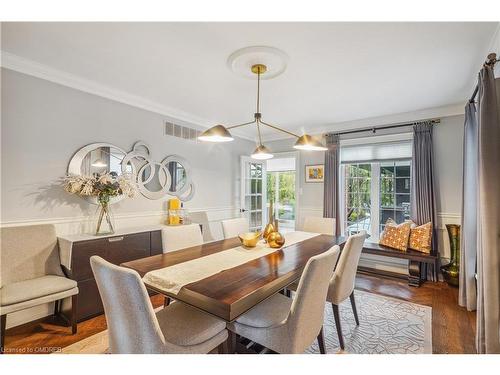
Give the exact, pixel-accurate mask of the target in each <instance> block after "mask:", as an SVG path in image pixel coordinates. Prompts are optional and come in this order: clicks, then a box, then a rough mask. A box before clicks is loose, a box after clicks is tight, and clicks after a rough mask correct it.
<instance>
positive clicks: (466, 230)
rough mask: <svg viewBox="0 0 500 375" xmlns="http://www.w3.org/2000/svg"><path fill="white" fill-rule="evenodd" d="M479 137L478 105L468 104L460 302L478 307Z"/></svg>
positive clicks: (463, 183) (474, 307)
mask: <svg viewBox="0 0 500 375" xmlns="http://www.w3.org/2000/svg"><path fill="white" fill-rule="evenodd" d="M478 141H479V132H478V127H477V117H476V105H475V104H474V103H468V104H467V105H466V106H465V124H464V143H463V176H462V222H461V227H462V230H461V238H460V281H459V290H458V303H459V305H460V306H464V307H466V308H467V310H469V311H472V310H475V309H476V300H477V295H476V252H477V207H478V206H477V181H478V178H479V177H478V162H479V154H478Z"/></svg>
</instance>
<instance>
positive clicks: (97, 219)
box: [93, 196, 115, 236]
mask: <svg viewBox="0 0 500 375" xmlns="http://www.w3.org/2000/svg"><path fill="white" fill-rule="evenodd" d="M97 202H98V205H97V210H96V213H95V215H94V220H93V222H94V223H95V226H94V228H95V235H96V236H104V235H109V234H113V233H115V223H114V217H113V215H112V212H111V205H110V204H109V197H108V196H105V197H98V198H97Z"/></svg>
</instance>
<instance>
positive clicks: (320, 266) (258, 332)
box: [228, 246, 340, 354]
mask: <svg viewBox="0 0 500 375" xmlns="http://www.w3.org/2000/svg"><path fill="white" fill-rule="evenodd" d="M339 251H340V248H339V247H338V246H333V247H332V248H331V249H329V250H328V251H326V252H324V253H322V254H319V255H316V256H314V257H311V258H310V259H309V261H308V262H307V264H306V266H305V268H304V271H303V273H302V276H301V278H300V282H299V286H298V289H297V294H296V297H295V298H294V299H293V300H292V299H291V298H288V297H286V296H284V295H282V294H279V293H278V294H274V295H273V296H271V297H270V298H268V299H266V300H264V301H263V302H261V303H259V304H258V305H257V306H255V307H254V308H252V309H251V310H249V311H248V312H246V313H245V314H243V315H241V316H240V317H239V318H238V319H236V321H235V322H233V323H230V324H229V325H228V329H229V330H231V331H232V332H234V333H236V334H238V335H241V336H243V337H246V338H247V339H249V340H252V341H254V342H256V343H259V344H261V345H263V346H265V347H266V348H268V349H271V350H273V351H275V352H278V353H290V354H291V353H303V352H304V351H305V350H306V349H307V348H308V347H309V346H311V344H312V343H313V342H314V340H315V339H317V340H318V344H319V348H320V352H321V353H322V354H325V353H326V349H325V342H324V337H323V318H324V317H323V315H324V311H325V298H326V293H327V291H328V282H329V281H330V279H331V277H332V273H333V268H334V267H335V262H336V261H337V259H338V256H339Z"/></svg>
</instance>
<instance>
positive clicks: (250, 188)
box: [240, 156, 266, 231]
mask: <svg viewBox="0 0 500 375" xmlns="http://www.w3.org/2000/svg"><path fill="white" fill-rule="evenodd" d="M265 186H266V165H265V162H264V161H258V160H254V159H251V158H249V157H248V156H242V157H241V209H240V211H241V212H242V216H244V217H246V218H247V219H248V223H249V228H250V231H257V230H262V226H263V223H264V221H265V210H264V202H265V201H266V198H265V196H266V187H265Z"/></svg>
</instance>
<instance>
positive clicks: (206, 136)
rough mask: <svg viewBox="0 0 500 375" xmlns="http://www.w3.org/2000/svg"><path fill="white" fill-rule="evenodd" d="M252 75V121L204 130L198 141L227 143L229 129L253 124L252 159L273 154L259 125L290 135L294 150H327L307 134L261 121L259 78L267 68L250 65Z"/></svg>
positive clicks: (265, 157)
mask: <svg viewBox="0 0 500 375" xmlns="http://www.w3.org/2000/svg"><path fill="white" fill-rule="evenodd" d="M251 71H252V73H254V74H256V75H257V110H256V112H255V113H254V116H253V117H254V119H253V120H252V121H249V122H244V123H243V124H238V125H233V126H229V127H225V126H223V125H215V126H213V127H211V128H209V129H207V130H205V131H204V132H203V133H201V135H200V136H199V137H198V139H199V140H200V141H204V142H229V141H233V140H234V138H233V136H232V135H231V133H230V132H229V130H230V129H235V128H239V127H242V126H246V125H250V124H255V125H256V126H257V134H258V140H259V143H258V145H257V148H256V149H255V150H254V152H253V153H252V155H251V157H252V158H253V159H258V160H266V159H271V158H272V157H273V154H272V153H271V151H269V149H268V148H267V147H266V146H264V145H263V144H262V136H261V134H260V127H261V125H264V126H267V127H269V128H272V129H274V130H278V131H280V132H282V133H286V134H288V135H291V136H293V137H295V138H297V141H296V142H295V145H294V146H293V147H294V148H296V149H298V150H307V151H325V150H327V148H326V147H325V146H324V145H323V144H322V143H321V142H320V141H319V140H317V139H315V138H313V137H311V136H310V135H308V134H304V135H301V136H299V135H297V134H294V133H292V132H289V131H288V130H284V129H281V128H279V127H278V126H276V125H271V124H269V123H267V122H264V121H262V114H261V113H260V76H261V75H262V74H264V73H266V71H267V67H266V66H265V65H264V64H255V65H252V68H251Z"/></svg>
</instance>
